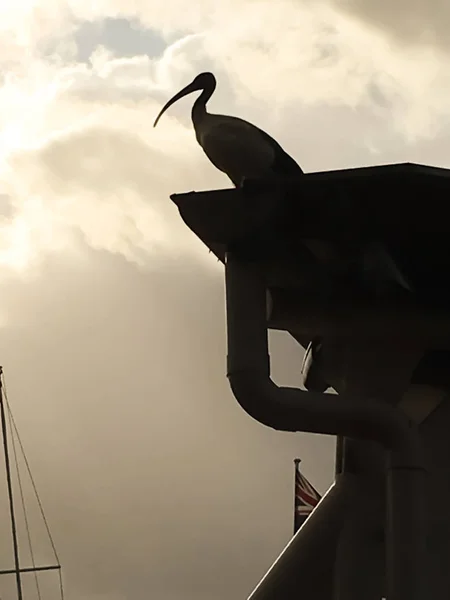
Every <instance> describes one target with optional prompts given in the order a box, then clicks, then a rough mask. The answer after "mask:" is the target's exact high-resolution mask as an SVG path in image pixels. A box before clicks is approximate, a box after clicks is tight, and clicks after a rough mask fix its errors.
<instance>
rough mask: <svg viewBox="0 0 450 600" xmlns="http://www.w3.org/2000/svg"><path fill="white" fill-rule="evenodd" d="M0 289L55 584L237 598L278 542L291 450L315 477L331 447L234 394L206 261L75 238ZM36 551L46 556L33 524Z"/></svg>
mask: <svg viewBox="0 0 450 600" xmlns="http://www.w3.org/2000/svg"><path fill="white" fill-rule="evenodd" d="M2 297H3V300H4V304H3V306H4V310H5V317H6V319H7V325H6V326H5V327H4V328H3V330H2V335H1V338H0V356H1V357H2V362H3V365H4V367H5V373H6V378H7V383H8V391H9V397H10V401H11V404H12V406H13V409H14V413H15V415H16V420H17V423H18V425H19V428H20V431H21V434H22V438H23V440H24V443H25V446H26V449H27V452H28V455H29V459H30V461H31V465H32V468H33V472H34V475H35V478H36V480H37V483H38V486H39V489H40V490H41V496H42V500H43V502H44V505H45V507H46V509H47V514H48V518H49V520H50V523H51V525H52V529H53V532H54V536H55V541H56V544H57V547H58V548H59V552H60V555H61V561H62V563H63V565H64V566H65V581H66V587H67V589H68V590H69V591H70V594H69V597H70V598H86V599H87V600H90V599H91V598H92V599H94V598H97V597H101V598H104V599H108V600H109V599H111V600H115V599H116V598H117V599H119V598H133V600H141V599H142V600H144V599H145V600H147V599H148V598H149V597H152V598H156V599H158V600H165V599H167V600H172V599H176V598H183V599H184V600H190V599H191V598H192V599H194V598H195V599H196V600H197V599H198V598H211V597H214V598H216V599H222V598H223V599H225V598H226V599H228V598H230V597H245V596H246V595H247V594H248V593H249V592H250V590H251V588H252V587H253V586H254V585H255V584H256V582H257V581H258V579H259V578H260V577H261V576H262V574H263V573H264V571H265V570H266V569H267V568H268V566H269V565H270V563H271V561H272V560H273V559H274V558H276V556H277V555H278V553H279V551H280V550H281V548H282V547H283V546H284V544H285V543H286V542H287V541H288V539H289V536H290V532H291V525H292V462H291V461H292V458H293V457H294V456H296V455H297V454H300V456H302V457H303V458H304V464H305V469H306V473H307V474H308V475H309V476H310V477H311V479H312V480H313V482H314V483H315V484H316V485H318V487H319V488H320V489H322V490H323V489H324V488H326V487H327V485H328V483H329V482H330V480H331V462H332V445H333V444H332V441H331V439H328V438H327V439H325V440H323V439H319V438H317V437H314V438H312V437H310V436H302V435H298V436H294V435H288V434H281V433H277V432H274V431H271V430H269V429H266V428H264V427H262V426H260V425H259V424H257V423H255V422H254V421H252V420H251V419H250V418H249V417H248V416H247V415H245V414H244V413H243V412H242V411H241V410H240V408H239V407H238V406H237V404H236V402H235V400H234V399H233V397H232V396H231V393H230V390H229V388H228V385H227V381H226V377H225V360H226V359H225V340H224V327H225V323H224V299H223V283H222V273H221V271H220V270H218V272H217V273H216V274H215V275H214V274H213V272H210V273H208V272H207V271H205V270H202V269H200V268H199V267H198V266H197V265H196V264H195V263H190V262H187V261H185V262H183V261H179V262H178V261H169V260H166V261H165V260H164V258H163V257H160V260H158V263H157V264H151V263H150V264H149V268H148V269H141V270H138V269H137V268H136V267H135V266H134V265H132V264H130V263H127V262H126V261H125V260H123V259H121V258H118V257H113V256H111V255H108V254H106V253H105V254H102V253H95V252H92V251H85V253H84V255H83V257H82V258H79V259H77V260H76V261H75V260H73V261H70V260H69V259H67V258H66V259H63V258H58V257H57V256H55V257H53V258H52V260H51V262H49V263H47V265H46V266H45V267H44V268H43V270H42V273H41V274H40V275H39V277H38V278H35V279H33V280H28V281H24V282H22V283H19V282H15V283H12V282H9V283H8V282H3V284H2ZM286 344H288V345H289V344H291V342H287V341H285V340H283V339H282V338H280V336H276V339H275V340H274V342H273V344H272V345H273V348H274V353H276V354H277V355H278V356H280V353H281V352H283V351H284V352H283V354H284V357H283V360H279V361H277V360H275V361H274V362H275V369H274V374H275V376H276V378H277V379H281V380H282V381H284V382H286V383H288V384H291V383H295V382H297V381H298V371H299V361H300V359H301V353H300V352H299V351H298V350H297V351H296V352H295V353H289V354H288V353H286ZM289 347H291V346H289ZM292 348H293V345H292ZM34 520H35V519H34ZM4 544H6V547H7V550H8V552H9V547H8V540H7V538H6V539H5V542H4ZM36 548H37V549H39V552H38V556H39V558H40V559H41V561H42V560H44V559H45V560H48V559H49V558H51V557H50V556H49V552H48V550H47V545H46V541H45V538H44V537H43V536H39V539H38V540H37V543H36ZM0 585H1V583H0ZM54 591H55V592H56V583H55V588H54ZM0 593H2V588H1V587H0ZM46 597H47V598H48V599H49V600H53V596H52V595H51V594H50V592H49V594H48V595H47V596H46ZM56 597H57V596H56V594H55V595H54V598H55V599H56Z"/></svg>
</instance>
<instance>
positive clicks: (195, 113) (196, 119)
mask: <svg viewBox="0 0 450 600" xmlns="http://www.w3.org/2000/svg"><path fill="white" fill-rule="evenodd" d="M213 92H214V90H213V89H205V88H204V89H203V91H202V93H201V94H200V96H199V97H198V98H197V100H196V101H195V102H194V106H193V107H192V122H193V123H194V127H195V126H196V125H197V124H199V123H200V122H201V121H203V119H204V118H205V117H206V115H207V114H208V113H207V111H206V103H207V102H208V100H209V99H210V98H211V96H212V94H213Z"/></svg>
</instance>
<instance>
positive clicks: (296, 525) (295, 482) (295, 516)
mask: <svg viewBox="0 0 450 600" xmlns="http://www.w3.org/2000/svg"><path fill="white" fill-rule="evenodd" d="M299 464H300V458H294V535H295V534H296V533H297V531H298V530H299V529H300V524H299V522H298V510H297V475H298V465H299Z"/></svg>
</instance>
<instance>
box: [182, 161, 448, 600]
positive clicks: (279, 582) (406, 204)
mask: <svg viewBox="0 0 450 600" xmlns="http://www.w3.org/2000/svg"><path fill="white" fill-rule="evenodd" d="M172 199H173V201H174V202H175V203H176V204H177V206H178V208H179V211H180V214H181V216H182V218H183V219H184V221H185V222H186V224H187V225H188V226H189V227H190V228H191V229H192V230H193V232H194V233H195V234H196V235H198V236H199V237H200V239H202V240H203V242H204V243H205V244H206V245H207V246H208V247H209V248H210V249H211V250H212V251H213V252H214V253H215V254H216V256H217V257H218V258H219V259H220V260H222V262H223V263H224V264H225V274H226V290H227V332H228V377H229V380H230V385H231V389H232V391H233V394H234V395H235V397H236V399H237V401H238V402H239V403H240V405H241V406H242V408H243V409H244V410H246V411H247V412H248V413H249V414H250V415H251V416H252V417H253V418H255V419H257V420H258V421H259V422H261V423H262V424H264V425H266V426H269V427H273V428H275V429H278V430H283V431H309V432H314V433H319V434H320V433H322V434H325V433H326V434H334V435H337V436H338V445H337V456H336V483H335V485H334V486H333V487H332V488H331V489H330V491H329V492H328V493H327V494H326V495H325V497H324V498H323V499H322V501H321V502H320V503H319V505H318V507H317V508H316V509H315V511H314V512H313V514H312V515H311V517H310V518H309V519H308V521H307V522H306V524H305V525H304V527H302V528H301V529H300V530H299V531H298V533H297V535H296V536H295V538H294V539H293V540H292V542H291V543H290V544H289V545H288V547H287V548H286V549H285V550H284V551H283V553H282V554H281V555H280V557H279V559H278V560H277V561H276V563H275V564H274V565H273V566H272V567H271V569H270V570H269V571H268V573H267V574H266V576H265V577H264V578H263V579H262V581H261V582H260V583H259V584H258V586H257V587H256V588H255V590H254V591H253V593H252V594H251V596H250V598H251V600H275V599H276V600H290V599H291V598H292V599H294V598H299V597H302V595H304V596H305V597H307V598H308V599H309V600H380V598H381V597H382V596H385V597H386V598H387V599H388V600H425V598H426V599H427V600H444V599H445V600H448V598H450V569H449V564H450V510H449V507H450V464H449V458H450V435H449V430H450V403H449V402H448V400H447V395H448V392H449V387H450V285H449V284H448V283H447V277H446V275H447V273H448V272H449V271H450V236H449V233H450V222H449V220H448V218H447V216H446V214H447V211H446V205H447V203H448V202H449V199H450V171H448V170H445V169H436V168H431V167H424V166H420V165H412V164H402V165H387V166H381V167H371V168H364V169H352V170H345V171H337V172H326V173H313V174H309V175H304V176H303V177H302V178H301V180H300V179H298V180H291V181H272V182H246V184H245V187H244V189H242V190H218V191H212V192H201V193H194V192H193V193H189V194H178V195H174V196H172ZM374 244H375V245H378V246H382V247H383V248H384V250H385V251H386V253H387V255H389V257H390V258H392V259H393V261H394V263H395V264H396V265H397V266H398V267H399V268H400V270H401V272H402V273H403V274H404V275H405V277H406V279H407V280H408V282H409V283H410V284H411V290H412V292H411V293H407V294H405V293H400V294H397V293H396V292H395V291H394V292H392V293H391V291H388V292H387V293H384V292H381V293H380V291H379V289H378V288H379V285H378V284H379V281H378V280H377V281H376V278H377V275H376V269H375V270H370V269H368V268H366V267H367V261H366V257H367V256H368V253H367V249H368V248H371V247H373V245H374ZM311 248H315V249H316V250H317V249H318V251H316V252H311ZM372 284H375V285H372ZM270 328H273V329H283V330H286V331H288V332H289V333H290V334H291V335H292V336H293V337H294V338H295V339H296V340H297V342H298V343H299V344H301V345H302V346H303V347H306V346H307V344H308V343H309V341H310V340H311V339H313V338H314V337H316V336H318V335H319V336H321V339H322V350H321V362H320V365H319V367H320V370H321V373H322V374H323V377H324V378H325V379H326V381H327V382H328V383H329V384H330V385H331V386H333V388H334V389H335V390H336V391H337V392H338V394H339V395H338V396H336V395H335V394H326V393H325V394H320V393H311V392H307V391H305V390H297V389H290V388H282V387H278V386H277V385H275V384H274V383H273V382H272V380H271V379H270V360H269V356H268V346H267V330H268V329H270ZM299 367H300V366H299Z"/></svg>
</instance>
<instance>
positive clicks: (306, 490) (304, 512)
mask: <svg viewBox="0 0 450 600" xmlns="http://www.w3.org/2000/svg"><path fill="white" fill-rule="evenodd" d="M299 463H300V460H299V459H296V460H295V501H294V535H295V534H296V533H297V531H298V530H299V529H300V527H301V526H302V525H303V523H304V522H305V521H306V519H307V518H308V517H309V515H310V514H311V513H312V511H313V510H314V508H315V506H317V504H318V503H319V500H320V499H321V496H320V494H319V492H318V491H317V490H316V489H315V488H314V487H313V486H312V485H311V484H310V483H309V481H308V480H307V479H306V477H305V476H304V475H302V474H301V472H300V469H299Z"/></svg>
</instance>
